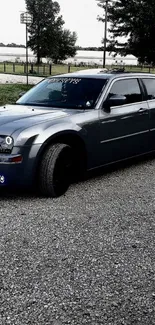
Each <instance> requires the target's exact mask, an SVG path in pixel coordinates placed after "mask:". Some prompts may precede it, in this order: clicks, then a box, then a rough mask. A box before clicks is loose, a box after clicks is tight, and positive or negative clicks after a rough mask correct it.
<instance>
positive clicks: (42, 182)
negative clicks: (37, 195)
mask: <svg viewBox="0 0 155 325" xmlns="http://www.w3.org/2000/svg"><path fill="white" fill-rule="evenodd" d="M72 165H73V159H72V149H71V147H70V146H68V145H66V144H62V143H56V144H53V145H51V146H50V147H49V148H48V149H47V151H46V152H45V153H44V156H43V158H42V161H41V164H40V169H39V188H40V191H41V194H43V195H45V196H48V197H58V196H60V195H62V194H64V193H65V192H66V191H67V189H68V187H69V185H70V182H71V175H72Z"/></svg>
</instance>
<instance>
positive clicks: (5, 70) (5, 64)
mask: <svg viewBox="0 0 155 325" xmlns="http://www.w3.org/2000/svg"><path fill="white" fill-rule="evenodd" d="M4 72H6V64H5V63H4Z"/></svg>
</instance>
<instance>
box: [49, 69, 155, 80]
mask: <svg viewBox="0 0 155 325" xmlns="http://www.w3.org/2000/svg"><path fill="white" fill-rule="evenodd" d="M53 77H60V78H62V77H63V78H79V77H80V78H94V79H115V78H118V77H119V78H128V77H137V78H138V77H139V78H140V77H151V78H152V77H154V78H155V74H151V73H145V72H136V71H135V72H130V71H122V69H114V70H107V69H104V68H103V69H87V70H79V71H76V72H71V73H66V74H61V75H56V76H51V77H49V78H53Z"/></svg>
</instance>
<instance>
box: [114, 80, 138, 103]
mask: <svg viewBox="0 0 155 325" xmlns="http://www.w3.org/2000/svg"><path fill="white" fill-rule="evenodd" d="M114 95H122V96H125V97H126V104H132V103H136V102H141V101H142V100H143V98H142V93H141V90H140V86H139V83H138V80H137V79H125V80H118V81H116V82H115V83H114V84H113V86H112V88H111V89H110V93H109V96H108V98H110V97H111V96H114Z"/></svg>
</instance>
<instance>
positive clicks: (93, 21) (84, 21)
mask: <svg viewBox="0 0 155 325" xmlns="http://www.w3.org/2000/svg"><path fill="white" fill-rule="evenodd" d="M57 1H58V3H59V4H60V8H61V14H62V15H63V19H64V21H65V25H64V27H65V28H68V29H70V30H71V31H75V32H76V33H77V36H78V40H77V45H79V46H83V47H84V46H86V47H87V46H101V40H102V38H103V32H104V25H103V23H101V22H98V21H97V16H98V15H101V14H103V12H102V9H101V8H99V7H98V6H97V2H96V0H77V1H76V0H57ZM0 8H1V11H0V43H1V42H2V43H4V44H8V43H17V44H25V26H24V25H21V24H20V12H21V11H24V10H25V0H0Z"/></svg>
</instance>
